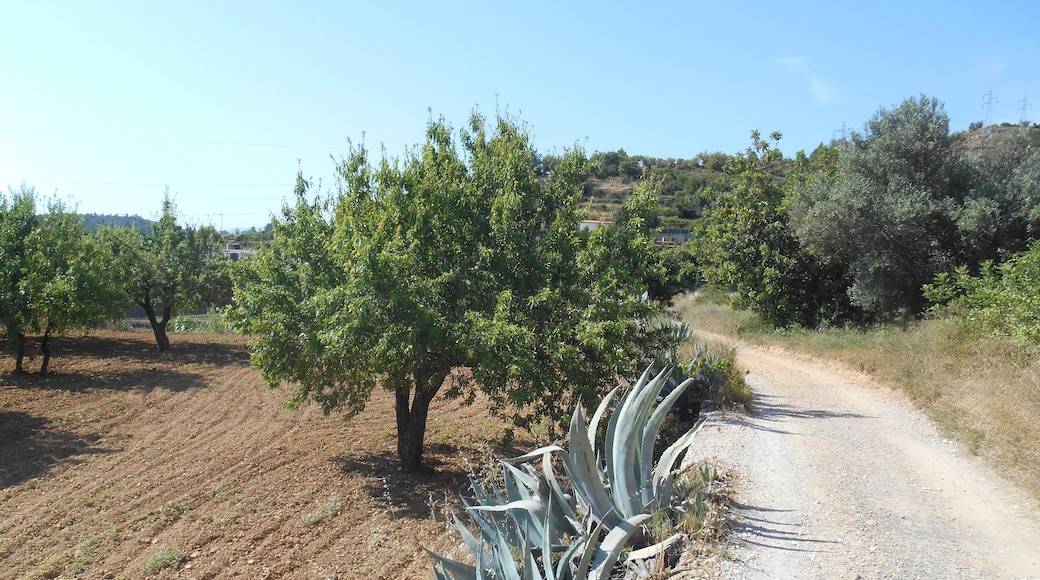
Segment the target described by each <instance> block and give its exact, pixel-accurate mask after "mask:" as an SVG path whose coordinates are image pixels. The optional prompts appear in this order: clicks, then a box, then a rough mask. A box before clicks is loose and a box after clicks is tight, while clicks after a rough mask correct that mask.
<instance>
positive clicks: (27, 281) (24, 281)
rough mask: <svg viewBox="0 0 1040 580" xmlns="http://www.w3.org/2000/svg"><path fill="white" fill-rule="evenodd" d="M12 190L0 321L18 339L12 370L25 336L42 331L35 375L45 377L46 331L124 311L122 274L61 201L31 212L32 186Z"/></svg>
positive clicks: (1, 228)
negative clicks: (42, 209) (40, 362)
mask: <svg viewBox="0 0 1040 580" xmlns="http://www.w3.org/2000/svg"><path fill="white" fill-rule="evenodd" d="M10 195H11V200H10V205H8V202H7V200H3V201H2V203H0V246H2V248H0V249H2V250H3V256H4V258H3V261H2V262H0V270H2V272H0V303H2V304H3V306H2V307H0V308H2V312H0V318H2V319H3V323H4V326H5V330H6V332H7V336H8V337H9V338H12V339H14V341H16V342H17V345H18V358H17V362H16V368H17V369H18V370H22V356H23V349H24V343H25V338H24V337H25V335H26V334H34V333H42V334H43V339H42V340H41V343H40V344H41V349H42V350H43V355H44V356H43V363H42V365H41V367H40V374H47V369H48V364H49V362H50V351H49V348H48V340H49V338H50V335H51V334H52V333H54V332H57V333H61V332H64V331H66V330H69V329H73V328H84V327H86V326H88V325H90V324H93V323H96V322H101V321H104V320H113V319H115V318H117V317H119V316H121V315H122V312H123V305H124V302H123V300H122V295H121V293H120V287H119V281H118V279H117V277H118V276H119V275H120V273H119V272H118V271H115V270H113V269H112V268H111V263H112V260H113V256H112V254H111V252H110V251H109V248H108V247H107V246H105V245H104V244H103V243H101V240H100V239H99V238H98V237H96V236H92V235H89V234H88V233H87V232H86V230H85V229H84V228H83V225H82V221H81V219H80V218H79V217H78V216H76V215H75V214H72V213H69V212H68V211H66V209H65V206H64V204H62V203H61V202H59V201H57V200H53V201H51V202H50V203H49V204H48V207H47V213H45V214H41V215H37V214H36V200H35V192H34V191H33V190H32V188H27V187H25V186H22V188H21V189H20V190H19V191H17V192H14V191H12V192H10Z"/></svg>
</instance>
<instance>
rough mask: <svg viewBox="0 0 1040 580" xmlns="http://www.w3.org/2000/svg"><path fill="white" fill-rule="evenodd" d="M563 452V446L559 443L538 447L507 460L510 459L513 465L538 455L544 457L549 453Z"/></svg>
mask: <svg viewBox="0 0 1040 580" xmlns="http://www.w3.org/2000/svg"><path fill="white" fill-rule="evenodd" d="M562 452H563V447H560V446H559V445H546V446H545V447H539V448H538V449H535V450H534V451H532V452H530V453H525V454H524V455H521V456H520V457H513V458H512V459H506V461H508V462H509V463H512V464H513V465H516V464H518V463H524V462H525V461H531V460H532V459H535V458H537V457H543V456H545V455H548V454H550V453H562Z"/></svg>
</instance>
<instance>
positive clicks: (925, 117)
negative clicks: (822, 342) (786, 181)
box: [789, 96, 1040, 319]
mask: <svg viewBox="0 0 1040 580" xmlns="http://www.w3.org/2000/svg"><path fill="white" fill-rule="evenodd" d="M956 145H957V139H956V138H955V136H953V135H951V134H950V133H949V118H948V117H947V115H946V113H945V111H944V110H943V106H942V104H941V103H940V102H939V101H938V100H936V99H934V98H928V97H925V96H921V97H920V98H911V99H907V100H906V101H904V102H903V103H902V104H901V105H900V106H899V107H898V108H896V109H893V110H885V109H881V110H879V111H878V113H877V114H875V115H874V117H873V118H872V119H871V120H870V121H869V122H868V123H867V125H866V130H865V132H864V133H862V134H861V133H853V135H852V142H851V144H850V145H849V146H846V147H841V148H839V149H838V160H837V165H836V169H835V170H834V171H819V172H817V173H815V174H814V175H811V176H809V177H807V178H805V179H803V180H801V181H800V182H799V183H798V184H797V186H796V187H793V188H792V190H791V200H792V201H791V203H790V206H789V213H790V217H791V224H792V226H793V227H794V230H795V232H796V234H797V237H798V239H799V241H800V242H801V243H802V244H803V245H804V246H805V247H806V248H808V249H809V250H810V251H811V252H812V253H813V255H814V256H816V257H817V259H819V260H821V261H823V262H825V263H828V264H847V265H848V268H849V272H850V274H851V277H852V284H851V286H850V288H849V295H850V297H851V298H852V300H853V302H854V303H855V304H856V305H858V306H860V307H862V308H863V309H864V310H866V311H867V312H869V313H871V314H872V315H873V316H874V317H876V318H879V319H892V318H898V317H912V316H916V315H918V314H920V313H921V312H922V311H923V309H924V307H925V305H926V300H925V298H924V296H923V294H922V291H921V288H922V286H923V285H924V284H925V283H927V282H929V281H931V280H932V279H933V277H934V276H935V275H936V274H937V273H940V272H950V271H952V270H953V269H954V268H955V267H956V266H957V265H959V264H967V265H969V267H971V268H976V267H977V266H978V264H979V262H980V261H982V260H985V259H1001V258H1003V257H1006V256H1007V255H1009V254H1010V253H1013V252H1015V251H1018V250H1021V249H1023V248H1024V247H1025V245H1026V244H1027V243H1028V241H1029V239H1030V237H1031V236H1032V235H1034V232H1035V231H1036V228H1037V226H1038V225H1040V222H1038V221H1036V219H1037V217H1040V212H1038V211H1037V209H1036V208H1038V207H1040V206H1038V203H1037V202H1038V201H1040V197H1038V193H1037V192H1036V191H1035V190H1029V188H1028V187H1025V188H1022V187H1021V186H1020V185H1017V184H1020V183H1021V182H1020V181H1015V180H1014V176H1016V175H1022V174H1024V173H1027V172H1028V170H1027V169H1023V170H1022V172H1020V173H1016V168H1017V166H1018V165H1019V164H1020V163H1019V162H1018V159H1021V155H1022V153H1021V151H1022V150H1021V148H1020V149H1019V150H1017V151H1013V152H1012V153H1009V152H1008V151H1006V150H1005V151H1003V152H1000V153H998V154H994V155H991V156H989V157H987V158H983V159H974V160H973V159H971V158H968V157H966V156H965V155H964V154H963V152H962V150H961V149H959V148H958V147H957V146H956ZM1024 167H1027V166H1024ZM1031 215H1032V216H1033V217H1030V216H1031Z"/></svg>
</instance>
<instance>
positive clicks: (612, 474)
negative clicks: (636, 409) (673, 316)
mask: <svg viewBox="0 0 1040 580" xmlns="http://www.w3.org/2000/svg"><path fill="white" fill-rule="evenodd" d="M650 372H651V368H650V367H647V368H646V370H644V371H643V374H642V375H641V376H640V377H639V380H638V381H636V384H635V385H633V386H632V388H631V389H630V390H629V391H628V392H627V393H625V395H624V396H622V397H621V402H619V403H618V406H617V409H614V412H613V413H611V415H610V419H609V420H608V421H607V432H606V436H605V437H604V440H603V455H604V457H603V461H604V462H605V463H606V476H607V481H609V482H610V486H611V492H613V493H617V490H616V489H615V485H616V484H615V482H614V479H615V478H617V477H618V475H617V473H618V470H619V469H621V467H620V465H617V464H616V463H617V458H616V457H615V456H614V447H615V445H616V442H617V439H618V425H619V424H620V423H621V422H622V421H623V417H624V415H625V409H626V408H627V407H628V405H629V401H630V400H631V399H632V397H633V393H635V392H637V391H639V390H640V389H642V388H643V385H645V384H646V382H647V381H648V380H650ZM616 497H617V496H616V495H615V498H616ZM628 515H631V514H628Z"/></svg>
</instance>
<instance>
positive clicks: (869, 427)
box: [688, 345, 1040, 580]
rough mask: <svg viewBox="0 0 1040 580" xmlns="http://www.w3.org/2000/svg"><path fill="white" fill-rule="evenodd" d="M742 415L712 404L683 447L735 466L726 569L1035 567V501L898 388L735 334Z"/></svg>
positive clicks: (937, 572) (921, 573)
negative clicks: (742, 340) (747, 400)
mask: <svg viewBox="0 0 1040 580" xmlns="http://www.w3.org/2000/svg"><path fill="white" fill-rule="evenodd" d="M738 362H739V364H740V365H741V366H742V367H743V368H745V369H748V371H749V374H748V377H747V378H748V382H749V384H750V385H751V388H752V391H753V392H754V402H753V410H752V412H751V413H750V415H748V416H740V415H734V414H713V415H712V416H711V417H709V420H708V423H707V424H706V425H705V428H704V429H703V430H702V432H701V434H700V436H699V438H698V440H697V442H696V443H695V445H694V450H693V451H692V452H691V457H690V458H688V460H690V459H702V458H711V457H714V458H717V459H718V461H719V463H720V464H721V465H722V466H724V467H726V468H728V469H729V470H730V471H731V472H732V473H734V474H735V476H736V477H735V479H736V483H735V488H736V491H735V497H734V499H735V506H734V510H733V514H732V515H733V517H734V520H735V521H734V522H733V531H732V541H731V542H730V545H729V547H728V550H729V553H730V555H731V556H732V559H730V560H725V561H723V562H722V563H721V577H722V578H736V579H758V578H763V579H764V578H770V579H772V578H799V579H802V578H828V579H830V578H848V579H853V578H862V579H864V580H866V579H873V578H900V579H903V578H922V579H924V578H927V579H933V578H1040V509H1038V502H1037V501H1036V499H1034V498H1032V497H1030V496H1028V495H1027V494H1026V493H1025V492H1023V491H1021V490H1019V489H1017V488H1016V487H1014V486H1013V485H1011V484H1010V483H1008V482H1006V481H1005V480H1004V479H1002V478H1001V477H1000V475H999V474H998V473H997V472H996V471H995V470H994V469H992V468H990V467H988V466H987V465H986V464H984V462H983V461H982V460H981V459H979V458H977V457H974V456H972V455H971V454H970V453H968V452H967V451H966V450H965V449H964V448H963V446H961V445H959V444H956V443H953V442H950V441H947V440H944V439H943V437H942V436H941V435H940V434H939V433H938V431H937V430H936V428H935V427H934V426H933V425H932V424H931V423H930V422H929V421H928V419H926V418H925V417H924V416H923V415H922V414H921V413H920V412H919V411H917V410H915V409H914V408H913V407H912V406H911V405H910V404H909V403H908V402H907V401H906V400H905V399H904V398H903V397H902V396H901V395H900V394H898V393H895V392H892V391H889V390H887V389H885V388H884V387H881V386H878V385H876V384H873V383H871V382H870V381H869V379H867V378H865V377H863V376H860V375H857V374H855V373H851V372H848V371H845V370H842V369H837V368H834V367H832V366H828V365H827V364H826V363H820V362H817V361H808V360H799V359H796V358H794V357H793V356H792V355H790V354H785V353H780V352H778V351H770V350H765V349H763V348H758V347H752V346H743V345H742V346H740V347H739V350H738Z"/></svg>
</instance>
